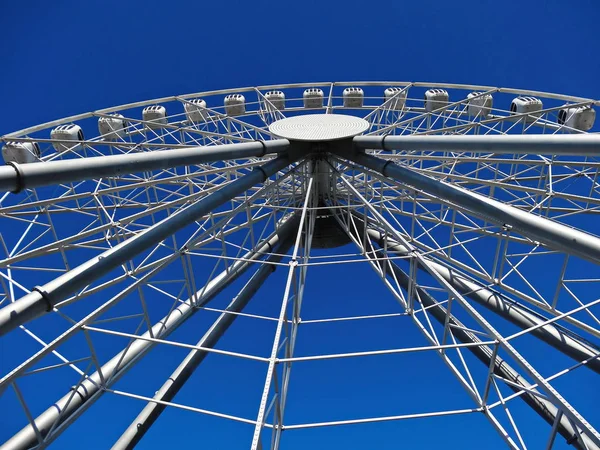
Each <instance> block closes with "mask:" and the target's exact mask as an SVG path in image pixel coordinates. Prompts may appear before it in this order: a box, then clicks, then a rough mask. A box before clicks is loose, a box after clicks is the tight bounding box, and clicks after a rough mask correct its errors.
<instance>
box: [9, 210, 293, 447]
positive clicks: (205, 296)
mask: <svg viewBox="0 0 600 450" xmlns="http://www.w3.org/2000/svg"><path fill="white" fill-rule="evenodd" d="M297 228H298V217H297V215H294V216H289V217H288V218H287V220H284V221H283V222H281V226H280V227H279V228H278V230H277V231H276V232H275V233H273V234H272V235H271V236H269V237H268V238H267V239H265V240H264V241H263V243H262V245H260V247H258V248H257V249H256V251H250V252H248V253H246V254H245V255H244V256H243V257H242V259H240V260H237V261H235V262H234V263H233V264H232V265H231V266H230V267H229V268H228V269H227V270H224V271H223V272H221V273H220V274H219V275H217V276H216V277H215V278H214V279H213V280H212V281H210V282H209V283H208V284H207V285H206V286H204V287H203V288H202V289H200V290H198V291H197V293H196V295H197V296H198V304H197V305H195V306H204V305H206V304H207V303H208V302H209V301H211V300H212V299H213V298H214V297H215V296H216V295H217V294H218V293H219V292H221V291H222V290H223V289H224V288H225V287H226V286H227V285H228V284H229V283H230V282H232V281H234V280H235V279H237V278H238V277H239V276H240V275H242V274H243V273H244V272H245V271H246V270H247V269H248V267H249V266H250V265H251V264H253V262H255V261H257V260H259V259H260V258H261V257H262V256H263V255H264V254H265V253H269V252H271V251H272V249H273V248H274V247H276V246H278V245H279V243H280V242H282V241H287V240H288V239H291V238H292V236H293V234H294V233H295V232H296V230H297ZM269 270H271V268H270V267H269ZM192 301H193V300H192V299H188V301H187V302H185V303H182V304H181V305H180V306H178V307H177V308H175V309H174V310H173V311H172V312H171V313H170V314H168V315H167V316H165V317H163V318H162V319H161V320H160V321H159V322H157V323H156V324H155V325H154V326H153V327H152V334H151V333H150V332H149V331H147V332H146V333H144V334H143V335H142V338H150V337H152V336H154V337H156V338H160V339H164V338H166V337H168V336H169V334H170V333H171V332H173V331H174V330H176V329H177V328H178V327H179V326H180V325H181V324H183V323H184V322H185V321H186V320H187V319H189V318H190V317H191V316H192V315H193V314H194V313H195V312H196V311H198V309H197V308H195V307H194V306H192V304H191V303H192ZM155 345H156V343H154V342H151V341H147V340H144V339H136V340H134V341H133V342H132V343H131V344H130V345H128V347H127V348H126V349H125V350H122V351H121V352H119V353H117V354H116V355H115V356H114V357H113V358H111V359H110V360H109V361H108V362H107V363H105V364H104V365H103V366H102V375H103V376H104V379H105V380H110V381H109V382H108V385H107V386H106V387H110V385H112V384H114V383H115V382H117V381H118V380H119V379H120V378H121V376H123V375H124V374H125V373H126V372H127V371H128V370H129V369H130V368H131V367H133V365H135V364H136V363H137V362H138V361H139V359H140V358H142V357H143V356H144V355H145V354H146V353H147V352H148V351H149V350H150V349H152V348H153V347H154V346H155ZM73 389H74V388H72V389H71V391H69V392H68V393H67V394H66V395H64V396H63V397H62V398H61V399H60V400H58V401H57V402H56V403H54V404H53V405H52V406H51V407H50V408H48V409H47V410H46V411H44V412H43V413H42V414H40V415H39V416H38V417H37V418H36V419H35V424H36V427H37V428H38V430H39V431H40V433H41V435H42V436H44V437H45V436H46V435H47V434H48V431H49V430H50V428H51V427H52V426H53V424H54V423H55V421H56V420H58V419H59V418H60V426H64V425H68V424H67V422H70V421H73V420H75V419H76V418H77V417H79V415H81V414H82V413H83V412H84V411H85V410H86V409H87V408H89V407H90V406H91V405H92V404H93V403H94V402H95V401H96V400H97V399H98V398H99V397H100V396H101V395H102V394H103V393H104V392H105V391H104V389H103V388H102V381H101V378H100V375H99V373H98V372H95V373H93V374H92V375H90V376H89V377H88V378H87V379H86V380H84V381H83V383H82V384H81V385H80V386H79V387H78V388H77V389H76V390H75V391H74V392H73ZM61 414H62V416H61ZM61 431H62V429H61V430H55V433H57V434H59V433H60V432H61ZM55 437H56V435H54V434H53V437H52V439H54V438H55ZM37 443H38V442H37V437H36V433H35V431H34V430H33V427H32V426H31V425H27V426H25V427H24V428H23V429H21V430H20V431H19V432H18V433H17V434H15V435H14V436H13V437H12V438H11V439H9V440H8V441H6V442H5V443H4V444H3V445H2V446H0V450H24V449H28V448H31V447H33V446H35V445H37Z"/></svg>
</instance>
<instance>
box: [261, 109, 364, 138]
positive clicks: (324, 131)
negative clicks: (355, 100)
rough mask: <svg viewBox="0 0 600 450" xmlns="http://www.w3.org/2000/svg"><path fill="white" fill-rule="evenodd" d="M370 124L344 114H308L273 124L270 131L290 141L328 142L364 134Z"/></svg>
mask: <svg viewBox="0 0 600 450" xmlns="http://www.w3.org/2000/svg"><path fill="white" fill-rule="evenodd" d="M368 128H369V122H367V121H366V120H364V119H361V118H359V117H354V116H346V115H343V114H306V115H303V116H295V117H289V118H287V119H281V120H278V121H277V122H273V123H272V124H271V125H269V131H270V132H271V133H273V134H274V135H276V136H278V137H281V138H283V139H288V140H290V141H303V142H327V141H337V140H340V139H349V138H352V137H354V136H357V135H359V134H362V133H364V132H365V131H367V129H368Z"/></svg>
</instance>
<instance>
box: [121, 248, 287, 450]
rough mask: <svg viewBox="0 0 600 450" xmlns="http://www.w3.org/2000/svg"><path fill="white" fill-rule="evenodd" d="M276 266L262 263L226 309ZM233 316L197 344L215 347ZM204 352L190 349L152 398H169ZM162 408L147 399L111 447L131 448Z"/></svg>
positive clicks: (236, 308) (280, 251)
mask: <svg viewBox="0 0 600 450" xmlns="http://www.w3.org/2000/svg"><path fill="white" fill-rule="evenodd" d="M292 244H293V240H292V239H291V238H290V239H287V240H285V241H283V242H281V243H280V244H279V246H278V247H276V249H275V250H274V252H275V253H276V254H273V255H271V256H270V257H269V258H267V260H266V261H268V262H275V263H276V262H279V261H281V259H282V258H283V255H284V254H285V253H286V252H287V251H288V250H289V248H290V246H291V245H292ZM275 267H276V266H274V265H269V264H262V265H261V266H260V268H259V269H258V270H257V271H256V272H255V273H254V275H253V276H252V278H250V280H249V281H248V282H247V283H246V285H245V286H244V287H243V288H242V290H241V291H240V292H239V293H238V295H237V296H236V297H235V298H234V299H233V301H232V302H231V303H230V304H229V306H227V308H226V311H228V312H229V313H232V312H233V313H238V312H241V311H242V310H243V309H244V308H245V307H246V305H247V304H248V302H249V301H250V300H251V299H252V297H253V296H254V294H255V293H256V292H257V291H258V289H259V288H260V287H261V286H262V284H263V283H264V282H265V280H266V279H267V278H268V277H269V275H270V274H271V273H273V271H274V270H275ZM236 318H237V314H228V313H222V314H221V315H220V316H219V318H218V319H217V320H216V321H215V322H214V324H213V325H212V326H211V327H210V329H209V330H208V331H207V332H206V333H205V334H204V336H202V338H201V339H200V340H199V341H198V343H197V344H196V345H197V346H199V347H207V348H212V347H214V346H215V345H216V344H217V342H218V341H219V339H220V338H221V336H222V335H223V334H224V333H225V332H226V331H227V329H228V328H229V326H230V325H231V324H232V323H233V322H234V321H235V319H236ZM207 354H208V352H206V351H203V350H192V351H190V352H189V353H188V355H187V356H186V357H185V359H184V360H183V361H182V362H181V364H179V366H178V367H177V368H176V369H175V371H174V372H173V373H172V374H171V376H170V377H169V378H168V379H167V380H166V381H165V382H164V384H163V385H162V386H161V388H160V389H159V390H158V391H157V392H156V395H154V399H155V400H158V401H162V402H170V401H171V400H172V399H173V398H174V397H175V395H177V393H178V392H179V390H180V389H181V388H182V387H183V385H184V384H185V383H186V382H187V380H188V379H189V378H190V377H191V376H192V374H193V373H194V371H195V370H196V369H197V368H198V366H199V365H200V363H201V362H202V361H203V360H204V358H205V357H206V355H207ZM165 408H166V406H165V405H163V404H159V403H152V402H149V403H148V404H147V405H146V406H145V407H144V409H143V410H142V411H141V412H140V413H139V415H138V416H137V417H136V418H135V419H134V421H133V422H132V423H131V425H129V427H127V429H126V430H125V431H124V432H123V434H122V435H121V437H120V438H119V439H118V440H117V442H116V443H115V445H114V446H113V447H112V450H126V449H127V450H129V449H132V448H134V447H135V446H136V445H137V444H138V442H139V441H140V440H141V439H142V438H143V437H144V435H145V434H146V432H147V431H148V430H149V429H150V427H151V426H152V425H153V424H154V422H155V421H156V420H157V419H158V418H159V417H160V415H161V414H162V412H163V411H164V409H165Z"/></svg>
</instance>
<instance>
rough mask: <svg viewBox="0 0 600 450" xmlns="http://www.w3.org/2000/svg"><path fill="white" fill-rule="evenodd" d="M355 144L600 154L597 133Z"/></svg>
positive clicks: (362, 141)
mask: <svg viewBox="0 0 600 450" xmlns="http://www.w3.org/2000/svg"><path fill="white" fill-rule="evenodd" d="M354 145H355V146H356V147H358V148H361V149H381V150H405V151H442V152H475V153H510V154H529V155H570V156H573V155H580V156H599V155H600V135H597V134H576V135H568V134H535V135H534V134H531V135H527V134H526V135H508V134H504V135H502V134H500V135H444V136H429V135H416V136H415V135H412V136H396V135H384V136H356V137H355V138H354Z"/></svg>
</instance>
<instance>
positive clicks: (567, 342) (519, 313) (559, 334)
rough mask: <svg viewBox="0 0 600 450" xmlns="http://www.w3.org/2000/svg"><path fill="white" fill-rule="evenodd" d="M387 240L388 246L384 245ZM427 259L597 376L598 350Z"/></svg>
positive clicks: (373, 234) (400, 250) (377, 237)
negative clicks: (584, 362)
mask: <svg viewBox="0 0 600 450" xmlns="http://www.w3.org/2000/svg"><path fill="white" fill-rule="evenodd" d="M354 221H355V223H356V224H357V226H358V228H359V229H360V228H361V226H362V224H363V223H364V222H363V221H362V219H361V218H359V217H358V216H357V215H354ZM366 233H367V235H368V236H369V238H370V239H371V240H372V241H373V242H375V243H377V245H379V246H380V247H382V248H384V247H386V248H387V251H388V252H393V253H397V254H399V255H402V256H409V255H410V252H409V251H408V250H407V249H406V247H404V246H403V245H402V244H400V243H398V242H396V241H394V240H393V239H391V238H389V237H387V238H385V236H384V235H383V234H382V233H380V232H379V231H377V230H375V229H373V228H370V227H368V226H367V231H366ZM386 240H387V244H385V241H386ZM426 259H427V261H428V264H429V266H430V267H431V268H432V269H434V270H435V271H436V272H437V273H438V274H439V275H440V276H441V277H442V278H444V279H445V280H446V281H447V282H448V283H449V284H450V285H451V286H452V287H454V288H455V289H456V290H457V291H458V292H460V293H461V294H463V295H464V296H465V297H468V298H470V299H471V300H473V301H475V302H477V303H478V304H480V305H482V306H484V307H486V308H487V309H489V310H490V311H493V312H494V313H496V314H498V315H499V316H501V317H503V318H504V319H506V320H508V321H509V322H512V323H513V324H515V325H516V326H518V327H519V328H522V329H527V328H530V327H538V328H535V329H533V330H532V331H531V334H532V335H533V336H535V337H537V338H538V339H540V340H542V341H544V342H546V343H547V344H549V345H551V346H552V347H554V348H555V349H557V350H558V351H560V352H562V353H564V354H565V355H567V356H569V357H571V358H573V359H574V360H575V361H577V362H581V361H585V360H589V361H588V362H587V363H586V364H585V365H586V367H588V368H590V369H591V370H593V371H594V372H596V373H599V374H600V359H598V357H597V356H596V355H597V354H598V352H599V351H600V349H598V348H594V347H593V346H591V345H590V344H588V343H586V342H585V341H584V340H582V339H577V337H576V336H574V335H572V334H570V333H567V332H565V331H564V330H563V329H561V328H560V327H557V326H555V325H554V324H551V323H550V324H545V325H543V324H544V320H543V319H542V318H540V317H539V316H537V315H536V314H534V313H533V312H531V311H528V310H527V309H526V308H523V307H522V306H521V305H519V304H517V303H514V302H512V301H511V300H509V299H507V298H506V297H504V296H503V295H502V294H501V293H499V292H495V291H492V290H491V289H488V288H487V287H486V286H484V285H482V284H479V283H477V282H475V281H473V280H470V279H469V278H467V277H465V276H463V275H462V274H460V273H459V272H457V271H455V270H452V269H450V268H448V267H446V266H444V265H442V264H439V263H437V262H435V261H433V260H431V259H429V258H426ZM418 267H419V269H421V270H423V271H425V268H424V267H422V266H421V265H420V264H418ZM540 325H542V326H540ZM590 358H593V359H590Z"/></svg>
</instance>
